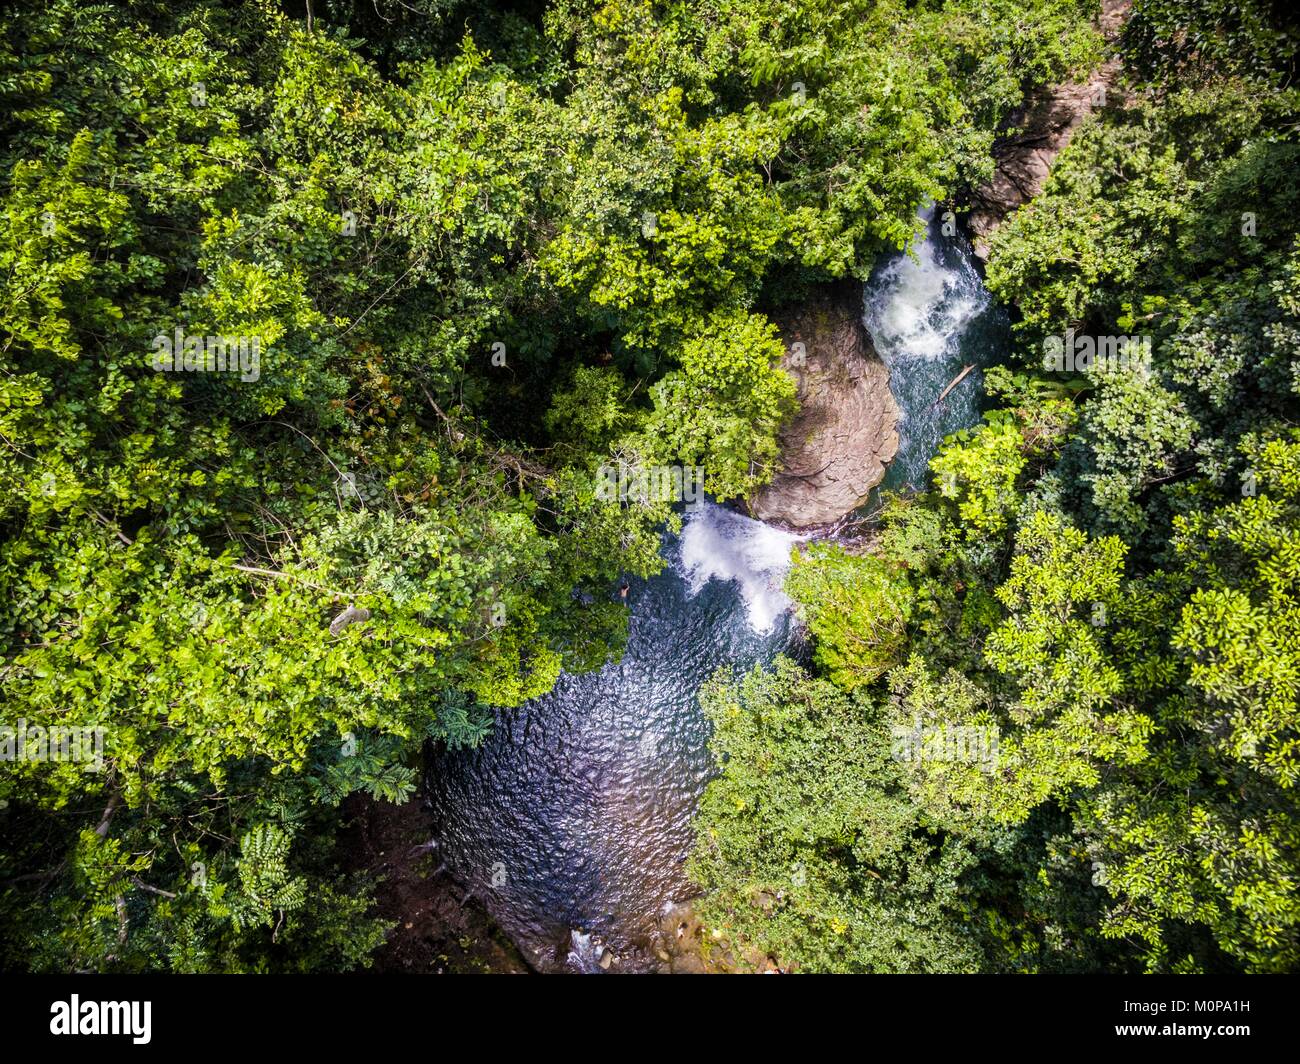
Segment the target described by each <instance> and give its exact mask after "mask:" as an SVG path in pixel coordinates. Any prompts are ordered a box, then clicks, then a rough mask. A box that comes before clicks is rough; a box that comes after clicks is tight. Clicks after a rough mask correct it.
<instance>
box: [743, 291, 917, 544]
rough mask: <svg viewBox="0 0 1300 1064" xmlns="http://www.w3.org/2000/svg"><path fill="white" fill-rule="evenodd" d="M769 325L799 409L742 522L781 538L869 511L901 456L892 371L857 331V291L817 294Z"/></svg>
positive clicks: (859, 310)
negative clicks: (776, 531)
mask: <svg viewBox="0 0 1300 1064" xmlns="http://www.w3.org/2000/svg"><path fill="white" fill-rule="evenodd" d="M773 320H774V321H775V322H776V324H777V326H778V327H779V328H780V330H781V335H782V338H783V339H784V340H785V344H786V351H785V355H784V357H783V358H782V366H783V367H784V368H785V370H786V371H787V372H788V373H789V374H790V375H791V376H793V377H794V378H795V380H796V381H797V382H798V389H799V404H800V409H799V413H798V414H797V415H796V416H795V417H794V418H793V419H792V420H791V421H790V422H789V423H788V424H787V425H786V426H785V428H784V429H783V431H782V432H781V458H780V468H779V471H778V472H777V475H776V476H775V477H774V478H773V480H772V482H771V483H770V484H769V485H767V486H766V487H765V488H763V489H762V490H761V491H759V492H758V493H757V494H756V495H755V496H754V497H753V498H751V499H750V500H749V512H750V515H751V516H753V517H755V518H758V519H759V520H760V521H767V522H769V523H773V524H778V525H781V526H784V527H786V528H792V529H810V528H825V527H827V526H829V525H833V524H834V523H835V522H837V521H839V520H840V519H841V518H842V517H844V516H846V515H847V514H849V513H851V512H852V511H853V510H855V509H857V508H858V507H859V506H861V505H863V503H865V502H866V501H867V497H868V495H869V493H870V491H871V489H872V488H873V487H875V486H876V485H877V484H878V483H880V481H881V479H882V478H883V477H884V475H885V466H886V465H887V464H888V462H889V460H890V459H891V458H893V457H894V454H895V452H896V451H897V450H898V431H897V425H898V407H897V406H896V405H895V403H894V397H893V395H892V394H891V392H890V390H889V370H888V369H887V368H886V367H885V364H884V363H883V362H882V361H881V360H880V357H879V356H878V355H877V354H876V351H875V348H874V347H873V346H872V343H871V337H870V335H869V334H868V333H867V330H866V327H865V326H864V325H863V323H862V285H861V283H859V282H857V281H848V282H842V283H837V284H833V285H826V286H823V287H821V288H819V289H817V290H815V291H814V292H813V293H812V295H811V296H810V297H809V299H807V300H806V301H805V302H803V303H802V304H800V305H799V306H798V307H796V308H794V309H792V310H790V311H788V312H786V313H784V314H782V313H778V314H774V315H773Z"/></svg>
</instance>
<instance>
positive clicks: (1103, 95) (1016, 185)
mask: <svg viewBox="0 0 1300 1064" xmlns="http://www.w3.org/2000/svg"><path fill="white" fill-rule="evenodd" d="M1131 6H1132V0H1104V2H1103V4H1102V12H1101V16H1100V18H1099V19H1098V20H1097V27H1098V29H1099V30H1100V31H1101V33H1102V36H1103V37H1105V38H1106V40H1107V42H1108V43H1113V42H1114V41H1115V39H1116V38H1117V37H1118V36H1119V31H1120V30H1121V29H1122V28H1123V25H1124V20H1125V19H1126V18H1127V17H1128V12H1129V8H1130V7H1131ZM1119 74H1120V63H1119V60H1117V59H1110V60H1108V61H1107V62H1106V63H1104V64H1103V65H1102V67H1101V68H1100V69H1099V70H1098V71H1097V72H1096V73H1095V74H1094V75H1093V76H1092V77H1091V78H1090V79H1089V80H1088V81H1087V82H1086V83H1082V84H1065V85H1056V86H1053V87H1051V88H1048V89H1044V90H1042V91H1041V92H1039V93H1037V94H1035V95H1034V96H1032V97H1031V98H1030V99H1029V100H1028V101H1027V102H1026V104H1025V106H1024V107H1023V108H1021V109H1020V110H1019V111H1018V112H1016V113H1015V114H1013V115H1012V116H1011V118H1010V120H1009V123H1008V128H1009V132H1008V135H1007V136H1005V137H1003V138H1002V139H1000V140H999V141H998V142H997V144H995V145H994V148H993V154H994V157H995V160H996V166H997V168H996V170H995V171H994V173H993V180H992V181H990V182H989V183H988V184H987V185H985V186H984V187H983V188H980V189H977V190H976V191H975V193H974V194H973V195H972V196H971V212H970V217H969V218H968V219H967V222H966V227H967V230H968V232H969V233H970V238H971V243H972V244H973V245H974V247H975V254H976V255H977V256H978V257H979V258H980V259H981V260H982V261H987V260H988V254H989V238H990V237H991V236H992V234H993V231H994V230H995V229H996V228H997V227H998V225H999V224H1001V222H1002V219H1003V218H1005V217H1006V216H1007V215H1008V214H1010V213H1011V212H1012V211H1014V210H1016V209H1017V208H1018V207H1020V206H1021V205H1022V204H1025V203H1027V202H1029V200H1031V199H1033V198H1034V197H1035V196H1037V195H1038V193H1039V192H1041V191H1042V190H1043V185H1044V184H1045V183H1046V181H1047V175H1048V173H1049V172H1050V171H1051V167H1052V163H1053V162H1054V161H1055V159H1056V157H1057V156H1058V155H1060V154H1061V152H1062V151H1063V150H1064V149H1065V146H1066V145H1067V144H1069V143H1070V138H1071V137H1072V136H1073V135H1074V131H1075V130H1076V129H1078V128H1079V125H1080V123H1082V122H1083V120H1084V119H1085V118H1087V117H1088V115H1090V114H1092V112H1093V111H1094V110H1096V109H1098V108H1100V107H1105V106H1107V104H1108V103H1111V102H1115V101H1116V93H1117V92H1118V88H1117V82H1118V79H1119Z"/></svg>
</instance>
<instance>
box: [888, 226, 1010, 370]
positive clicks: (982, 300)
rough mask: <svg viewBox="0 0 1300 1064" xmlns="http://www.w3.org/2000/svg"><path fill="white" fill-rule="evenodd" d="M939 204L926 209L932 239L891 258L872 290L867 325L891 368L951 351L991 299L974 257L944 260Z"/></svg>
mask: <svg viewBox="0 0 1300 1064" xmlns="http://www.w3.org/2000/svg"><path fill="white" fill-rule="evenodd" d="M933 215H934V207H933V206H930V207H927V208H926V209H925V210H923V211H922V212H921V219H922V220H923V221H924V222H925V223H926V237H925V239H924V240H923V241H922V242H921V243H920V244H917V245H915V247H914V248H913V251H914V253H915V256H916V257H915V258H913V257H912V256H911V255H907V254H900V255H898V256H897V257H895V258H893V259H891V260H890V261H889V262H888V263H887V264H886V265H885V266H884V267H883V268H881V269H880V270H879V271H878V272H877V274H876V276H875V277H874V278H872V281H871V284H870V287H869V289H868V292H867V308H866V309H867V314H866V323H867V328H868V329H869V330H870V332H871V337H872V339H873V340H874V341H875V344H876V350H877V351H879V352H880V357H881V358H883V359H884V360H885V363H886V365H888V366H889V367H890V369H891V370H893V369H895V368H896V367H901V366H902V365H904V364H905V363H907V362H915V361H933V360H936V359H941V358H943V357H944V356H945V355H947V354H948V353H949V352H950V351H951V349H952V348H953V346H954V345H955V343H956V341H957V340H958V339H959V338H960V337H961V335H962V333H963V332H964V331H965V329H966V326H967V325H968V324H969V323H970V322H971V320H972V319H973V318H974V317H975V316H976V315H977V314H979V313H980V311H982V310H983V309H984V308H985V307H986V306H987V305H988V301H989V295H988V292H987V291H986V290H985V288H984V286H983V285H982V284H981V283H980V280H979V277H978V275H977V274H976V273H975V270H974V267H973V266H971V265H970V263H969V262H968V261H959V262H958V263H956V264H955V265H954V264H952V263H949V262H945V261H943V259H942V258H941V256H940V253H939V250H940V249H939V246H938V244H937V243H936V241H935V239H934V235H933V233H932V232H931V229H932V228H933V226H932V222H933Z"/></svg>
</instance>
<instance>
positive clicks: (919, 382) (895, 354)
mask: <svg viewBox="0 0 1300 1064" xmlns="http://www.w3.org/2000/svg"><path fill="white" fill-rule="evenodd" d="M920 218H921V221H922V222H923V223H924V224H925V239H924V240H922V241H920V242H919V243H917V244H916V245H915V246H914V247H913V248H912V249H911V253H910V254H909V253H906V252H899V253H897V254H894V255H889V256H886V257H885V258H883V259H882V260H881V261H880V262H878V263H877V264H876V267H875V269H874V270H873V271H872V273H871V279H870V280H869V281H868V282H867V284H866V286H865V289H864V291H863V303H864V315H863V321H864V323H865V325H866V327H867V331H868V332H869V333H870V334H871V339H872V342H873V343H874V344H875V348H876V351H877V353H878V354H879V355H880V357H881V358H882V359H883V360H884V362H885V365H887V366H888V367H889V388H890V391H892V392H893V393H894V400H895V402H897V404H898V409H899V411H900V414H901V415H902V416H901V417H900V419H899V424H898V436H899V440H898V454H897V455H896V456H895V458H894V461H893V462H892V463H890V466H889V469H888V470H887V471H886V473H885V479H884V481H883V483H882V484H881V487H882V488H886V489H895V490H897V489H903V488H907V487H908V486H909V485H910V486H911V487H914V488H918V489H921V488H924V487H925V485H926V479H927V476H928V465H929V461H930V459H931V458H932V457H934V454H935V451H936V450H938V447H939V444H940V443H941V442H942V441H943V438H944V437H945V436H947V435H948V434H950V433H953V432H956V431H957V430H958V429H960V428H964V427H966V426H968V425H971V424H972V423H974V422H975V421H977V420H978V419H979V414H978V403H979V396H980V387H979V372H978V369H979V367H981V366H983V365H985V364H987V363H988V362H989V361H990V359H991V357H992V355H993V354H994V353H995V352H997V351H998V350H1000V349H1004V348H1005V346H1006V344H1007V321H1006V315H1005V314H1004V313H1003V312H1002V310H1001V309H1000V308H999V307H997V306H996V305H995V304H994V303H993V300H992V297H991V296H990V295H989V293H988V291H987V289H985V288H984V284H983V282H982V281H981V280H980V276H979V273H978V271H977V270H976V269H975V263H974V258H973V256H972V254H971V251H970V246H969V244H967V242H966V241H965V239H964V238H962V237H960V236H945V235H944V233H943V227H942V224H941V222H940V221H938V220H936V218H935V208H934V206H933V205H931V206H929V207H927V208H926V209H925V210H923V211H922V212H921V215H920ZM968 365H972V366H975V367H976V370H975V372H972V373H970V374H969V375H967V377H966V378H965V379H964V380H962V381H961V383H960V384H958V385H957V386H956V387H955V388H954V389H953V390H952V392H951V393H949V395H948V396H947V397H946V398H945V399H944V400H943V402H942V403H938V402H937V400H938V397H939V396H940V395H941V394H942V392H943V390H944V388H945V387H946V386H947V385H948V383H949V382H950V381H952V380H953V379H954V378H955V377H956V376H957V375H958V374H959V373H960V372H961V371H962V369H963V368H964V367H965V366H968Z"/></svg>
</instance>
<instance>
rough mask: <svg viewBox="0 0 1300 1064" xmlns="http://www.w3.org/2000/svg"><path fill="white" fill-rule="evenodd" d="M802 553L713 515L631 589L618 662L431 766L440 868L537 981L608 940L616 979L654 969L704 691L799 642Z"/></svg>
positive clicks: (695, 778) (688, 528)
mask: <svg viewBox="0 0 1300 1064" xmlns="http://www.w3.org/2000/svg"><path fill="white" fill-rule="evenodd" d="M794 542H795V538H794V537H793V536H791V535H789V534H787V533H784V532H780V531H777V530H776V529H772V528H768V527H767V526H766V525H763V524H761V523H760V522H757V521H751V520H749V519H748V518H746V517H742V516H740V515H739V514H736V513H733V512H732V511H730V510H727V509H724V508H722V507H718V506H714V505H712V504H705V505H704V506H703V508H702V509H700V510H699V511H698V512H695V513H693V514H689V515H688V516H687V518H686V524H685V526H684V528H683V531H682V535H681V536H680V537H676V536H666V537H665V544H664V557H665V559H666V561H667V562H668V565H667V567H666V569H665V571H664V572H663V573H661V574H660V575H659V576H657V577H655V578H653V579H652V580H649V581H647V582H635V583H633V585H632V588H631V591H630V594H629V599H630V609H631V611H632V616H631V631H630V634H629V639H628V645H627V650H626V652H625V654H624V656H623V660H622V661H621V662H619V663H618V664H614V665H608V666H606V667H605V668H604V669H601V670H600V671H599V672H594V673H587V674H584V675H581V676H567V675H566V676H563V677H561V679H560V681H559V683H558V684H557V685H556V687H555V689H554V690H553V691H552V692H551V693H550V694H548V695H546V696H544V697H542V698H539V699H537V700H536V701H533V702H531V703H529V704H527V705H525V706H523V707H521V708H519V709H514V710H505V711H500V712H499V713H498V714H497V721H496V728H495V730H494V732H493V734H492V735H491V736H490V737H489V738H488V739H487V741H486V742H485V743H484V744H483V745H482V746H481V747H479V748H478V749H477V750H469V751H458V752H444V753H441V754H439V755H438V756H437V757H436V758H435V759H434V761H433V763H432V764H431V765H430V768H429V773H428V791H429V796H430V798H431V800H432V802H433V805H434V813H435V833H436V837H437V838H438V839H439V840H440V846H441V849H442V853H443V857H444V859H445V860H447V861H448V862H449V864H450V866H451V868H452V870H453V871H454V872H455V873H456V875H457V878H458V879H460V880H461V881H462V882H464V883H466V884H468V885H471V886H472V887H473V890H474V893H475V894H476V895H477V896H478V897H479V898H481V899H482V900H483V901H484V902H485V904H486V905H487V907H488V909H489V911H491V913H492V914H493V916H494V917H495V918H496V919H497V921H498V922H499V923H500V924H501V925H502V926H503V927H504V928H505V930H506V931H507V933H508V934H510V936H511V937H512V938H513V939H514V940H515V941H516V943H518V944H519V945H520V947H521V949H523V950H524V952H525V954H526V955H527V956H528V957H529V959H530V961H531V962H532V963H533V964H534V965H535V966H537V967H538V968H541V969H543V970H554V969H557V968H562V967H565V966H573V965H571V964H570V963H569V959H568V954H569V952H570V951H571V950H572V951H573V952H575V954H578V955H579V956H578V957H577V958H576V959H575V962H574V963H575V964H576V965H577V966H579V967H583V966H585V965H584V963H583V959H582V956H581V955H582V954H583V952H584V950H590V949H592V948H594V947H595V945H604V946H606V947H608V948H609V949H610V950H611V951H612V952H613V953H614V954H615V955H617V956H618V957H619V958H620V967H619V970H622V971H628V970H636V969H643V968H647V967H653V966H654V964H655V960H654V956H653V942H652V939H653V936H654V933H655V930H656V928H657V926H658V924H659V922H660V920H661V919H662V917H663V915H664V913H665V912H666V911H667V910H668V909H669V908H671V906H672V905H673V904H674V903H675V902H678V901H681V900H682V899H684V898H686V897H689V896H690V894H691V887H690V884H689V883H688V882H687V880H686V878H685V876H684V874H683V871H682V867H683V864H684V863H685V860H686V857H687V855H688V854H689V852H690V847H691V843H692V833H691V817H692V816H693V815H694V812H695V806H696V802H697V801H698V799H699V796H700V793H701V792H702V791H703V789H704V785H705V784H706V783H707V782H708V779H709V776H710V773H711V772H712V764H711V760H710V756H709V753H708V749H707V746H706V744H707V741H708V724H707V722H706V721H705V720H704V718H703V716H702V714H701V713H700V711H699V708H698V706H697V704H696V693H697V691H698V689H699V686H700V684H701V683H702V682H703V681H704V680H705V679H706V678H707V677H708V676H709V675H711V674H712V673H713V671H714V670H715V669H717V668H718V667H719V666H724V665H725V666H728V667H731V668H745V667H748V666H750V665H752V664H753V663H754V662H756V661H766V660H770V659H771V658H772V657H773V656H774V655H775V654H776V653H777V652H778V651H779V650H780V649H782V648H783V647H785V646H786V643H787V640H788V638H789V630H790V621H789V616H788V614H787V612H786V610H787V607H788V601H787V600H786V599H785V596H784V595H783V594H782V593H781V591H780V586H781V579H782V577H783V576H784V573H785V570H786V568H787V565H788V563H789V557H790V549H791V546H792V544H793V543H794ZM575 933H577V936H576V937H577V939H578V941H577V942H576V943H575Z"/></svg>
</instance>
